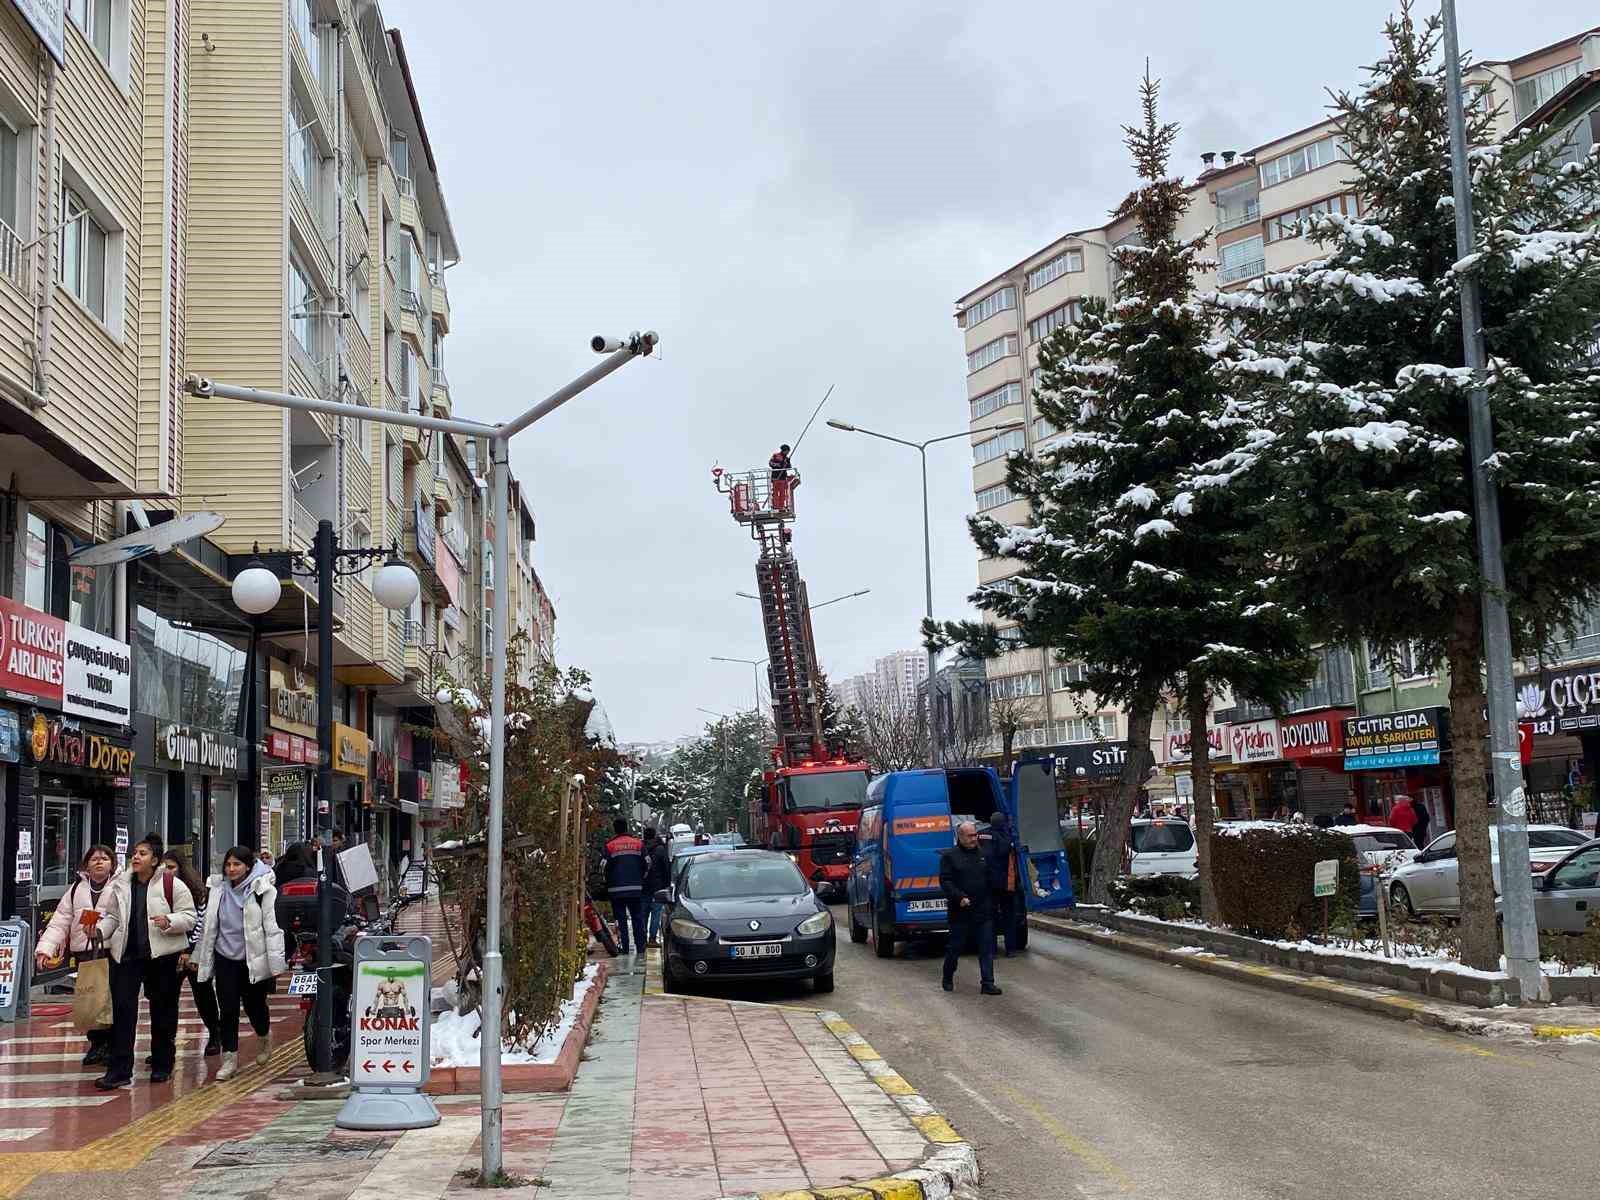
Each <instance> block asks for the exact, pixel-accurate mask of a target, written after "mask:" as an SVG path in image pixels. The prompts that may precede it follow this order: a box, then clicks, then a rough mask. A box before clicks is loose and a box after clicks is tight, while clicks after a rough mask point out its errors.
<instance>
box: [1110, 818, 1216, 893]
mask: <svg viewBox="0 0 1600 1200" xmlns="http://www.w3.org/2000/svg"><path fill="white" fill-rule="evenodd" d="M1128 849H1129V850H1130V851H1132V866H1131V867H1130V868H1129V873H1130V874H1133V875H1182V876H1183V877H1184V878H1186V879H1193V878H1194V877H1195V876H1196V875H1198V874H1200V850H1199V848H1198V847H1197V846H1196V845H1195V840H1194V830H1192V829H1190V828H1189V825H1188V822H1186V821H1175V820H1171V819H1169V818H1166V817H1152V818H1148V819H1144V818H1141V819H1140V820H1137V821H1135V822H1133V828H1132V829H1131V830H1130V831H1129V834H1128Z"/></svg>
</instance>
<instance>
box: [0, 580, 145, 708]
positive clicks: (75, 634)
mask: <svg viewBox="0 0 1600 1200" xmlns="http://www.w3.org/2000/svg"><path fill="white" fill-rule="evenodd" d="M132 685H133V655H132V651H131V650H129V648H128V643H127V642H119V641H117V640H116V639H115V638H108V637H104V636H102V635H101V634H98V633H94V632H92V631H90V630H88V629H84V628H82V627H80V626H77V625H68V624H67V623H66V622H65V621H63V620H61V619H60V618H58V617H52V616H51V615H50V614H49V613H44V612H40V611H39V610H38V609H36V608H29V607H28V606H27V605H25V604H18V603H17V602H16V601H15V600H7V599H5V598H4V597H0V690H4V691H7V692H10V693H12V694H13V695H19V696H25V697H27V698H29V699H31V700H40V701H44V702H46V703H48V704H51V705H54V706H56V707H58V708H60V709H61V711H62V712H64V713H68V714H69V715H71V716H75V717H88V718H90V719H92V720H96V721H107V722H109V723H111V724H113V725H126V724H127V723H128V716H129V708H130V705H131V702H132V695H133V686H132Z"/></svg>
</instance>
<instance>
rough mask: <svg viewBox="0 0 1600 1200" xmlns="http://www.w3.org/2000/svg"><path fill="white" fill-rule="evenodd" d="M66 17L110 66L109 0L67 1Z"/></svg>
mask: <svg viewBox="0 0 1600 1200" xmlns="http://www.w3.org/2000/svg"><path fill="white" fill-rule="evenodd" d="M67 15H68V16H70V17H71V18H72V21H73V24H75V25H76V26H77V27H78V28H79V29H81V30H82V31H83V36H84V37H86V38H88V39H89V44H90V45H91V46H93V47H94V52H95V53H96V54H98V55H99V56H100V61H101V62H103V63H105V64H106V66H108V67H109V66H110V65H111V26H112V20H111V18H112V15H113V14H112V2H111V0H67Z"/></svg>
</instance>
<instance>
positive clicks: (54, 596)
mask: <svg viewBox="0 0 1600 1200" xmlns="http://www.w3.org/2000/svg"><path fill="white" fill-rule="evenodd" d="M76 544H77V543H76V542H75V541H74V540H73V538H72V537H71V535H69V534H68V533H67V531H66V530H65V529H63V528H62V527H61V526H59V525H57V524H56V523H55V522H54V521H50V520H47V519H46V518H44V517H42V516H40V515H39V514H38V513H32V512H30V513H29V514H28V521H27V528H26V529H25V530H24V531H23V567H22V569H23V578H22V602H23V603H24V604H26V605H28V607H30V608H36V609H38V610H39V611H40V612H47V613H49V614H50V615H51V616H54V617H60V618H61V619H62V620H64V621H67V622H69V623H70V624H73V625H81V626H83V627H84V628H85V629H92V630H94V631H95V632H96V633H104V634H110V633H111V632H113V630H114V629H115V627H116V611H115V603H116V601H115V591H114V585H115V575H116V572H115V568H111V567H106V568H100V567H75V566H73V565H72V564H71V563H70V562H68V561H67V560H68V557H69V556H70V555H71V554H72V551H73V548H74V546H75V545H76Z"/></svg>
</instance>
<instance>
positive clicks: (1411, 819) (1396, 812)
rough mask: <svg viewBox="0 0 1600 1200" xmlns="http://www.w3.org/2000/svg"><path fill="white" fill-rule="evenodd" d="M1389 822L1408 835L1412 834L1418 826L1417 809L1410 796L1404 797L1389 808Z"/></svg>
mask: <svg viewBox="0 0 1600 1200" xmlns="http://www.w3.org/2000/svg"><path fill="white" fill-rule="evenodd" d="M1389 824H1390V825H1392V826H1394V828H1396V829H1398V830H1399V831H1400V832H1401V833H1403V834H1405V835H1406V836H1407V837H1410V836H1411V831H1412V830H1413V829H1415V828H1416V827H1417V810H1416V808H1415V807H1414V806H1413V805H1412V803H1411V797H1410V796H1405V797H1402V798H1401V799H1400V800H1398V801H1396V803H1395V806H1394V807H1393V808H1392V809H1390V810H1389Z"/></svg>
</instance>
